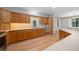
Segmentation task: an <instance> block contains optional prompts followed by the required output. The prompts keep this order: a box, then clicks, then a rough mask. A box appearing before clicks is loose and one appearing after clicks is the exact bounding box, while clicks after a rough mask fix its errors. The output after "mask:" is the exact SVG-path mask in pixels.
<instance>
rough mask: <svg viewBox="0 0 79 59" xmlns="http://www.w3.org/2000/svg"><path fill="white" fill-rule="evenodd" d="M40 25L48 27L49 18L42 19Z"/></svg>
mask: <svg viewBox="0 0 79 59" xmlns="http://www.w3.org/2000/svg"><path fill="white" fill-rule="evenodd" d="M40 23H41V24H44V25H48V19H47V17H40Z"/></svg>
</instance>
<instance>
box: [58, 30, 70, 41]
mask: <svg viewBox="0 0 79 59" xmlns="http://www.w3.org/2000/svg"><path fill="white" fill-rule="evenodd" d="M69 35H70V33H68V32H66V31H63V30H61V29H60V30H59V39H60V40H61V39H63V38H65V37H67V36H69Z"/></svg>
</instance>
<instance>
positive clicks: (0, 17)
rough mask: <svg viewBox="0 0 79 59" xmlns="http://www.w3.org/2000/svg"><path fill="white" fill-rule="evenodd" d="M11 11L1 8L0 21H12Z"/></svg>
mask: <svg viewBox="0 0 79 59" xmlns="http://www.w3.org/2000/svg"><path fill="white" fill-rule="evenodd" d="M10 20H11V13H10V12H9V11H8V10H5V9H3V8H0V23H2V22H4V23H10Z"/></svg>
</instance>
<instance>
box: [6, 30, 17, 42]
mask: <svg viewBox="0 0 79 59" xmlns="http://www.w3.org/2000/svg"><path fill="white" fill-rule="evenodd" d="M6 40H7V43H13V42H16V31H9V32H8V33H7V35H6Z"/></svg>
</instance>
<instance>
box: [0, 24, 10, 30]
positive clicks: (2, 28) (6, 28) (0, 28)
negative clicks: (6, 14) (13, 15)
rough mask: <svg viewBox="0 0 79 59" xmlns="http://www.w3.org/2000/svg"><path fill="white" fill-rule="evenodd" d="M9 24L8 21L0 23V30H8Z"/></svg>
mask: <svg viewBox="0 0 79 59" xmlns="http://www.w3.org/2000/svg"><path fill="white" fill-rule="evenodd" d="M9 29H10V24H9V23H0V30H9Z"/></svg>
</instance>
